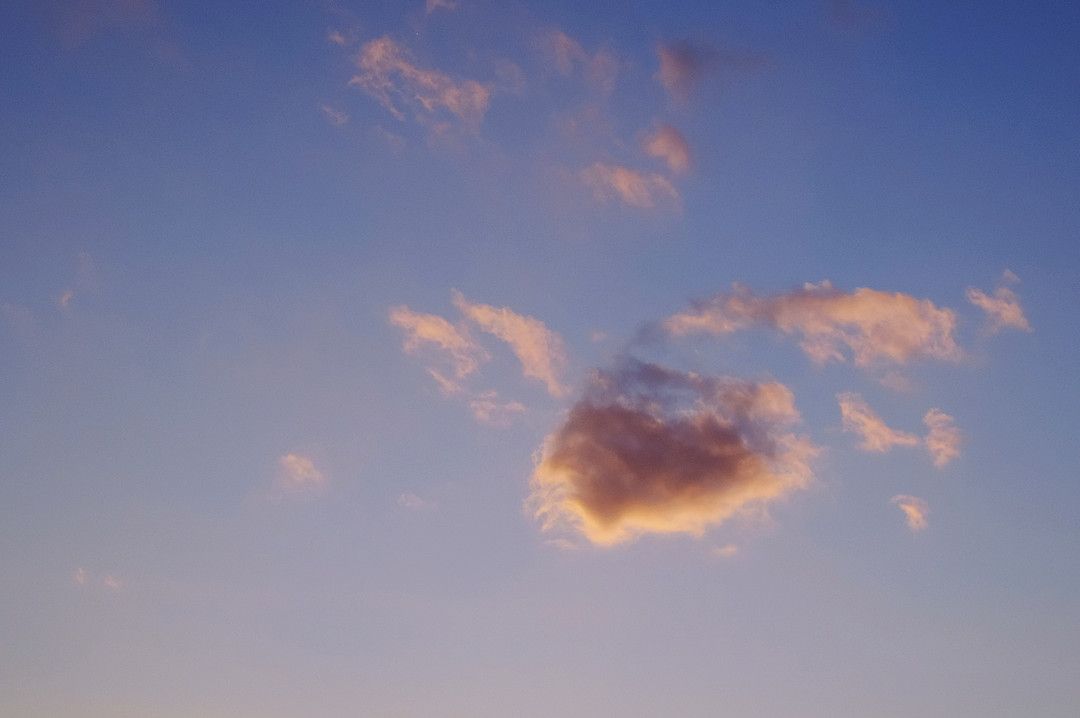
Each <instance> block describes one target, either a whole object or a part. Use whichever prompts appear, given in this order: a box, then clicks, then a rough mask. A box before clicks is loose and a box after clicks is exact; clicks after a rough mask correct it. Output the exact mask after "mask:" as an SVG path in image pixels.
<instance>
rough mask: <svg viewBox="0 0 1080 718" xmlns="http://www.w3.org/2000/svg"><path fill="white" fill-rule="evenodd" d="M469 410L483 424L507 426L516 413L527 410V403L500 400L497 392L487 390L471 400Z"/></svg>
mask: <svg viewBox="0 0 1080 718" xmlns="http://www.w3.org/2000/svg"><path fill="white" fill-rule="evenodd" d="M469 411H470V412H471V413H472V415H473V418H474V419H476V420H477V421H479V422H480V423H482V424H490V425H491V426H506V425H508V424H509V423H510V421H511V420H512V419H513V417H514V415H515V414H522V413H524V412H525V405H524V404H522V403H521V402H519V401H507V402H502V401H499V395H498V393H497V392H495V391H485V392H482V393H480V394H477V395H476V396H474V397H473V398H472V399H470V400H469Z"/></svg>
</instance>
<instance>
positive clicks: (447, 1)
mask: <svg viewBox="0 0 1080 718" xmlns="http://www.w3.org/2000/svg"><path fill="white" fill-rule="evenodd" d="M457 6H458V4H457V3H456V2H451V0H427V3H425V5H424V14H425V15H430V14H431V13H433V12H435V11H436V10H438V9H439V8H442V9H443V10H456V9H457Z"/></svg>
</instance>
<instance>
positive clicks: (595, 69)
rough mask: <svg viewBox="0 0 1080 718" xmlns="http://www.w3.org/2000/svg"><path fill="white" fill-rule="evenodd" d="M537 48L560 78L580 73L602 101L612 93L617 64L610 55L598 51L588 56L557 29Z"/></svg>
mask: <svg viewBox="0 0 1080 718" xmlns="http://www.w3.org/2000/svg"><path fill="white" fill-rule="evenodd" d="M537 45H538V46H539V48H540V50H541V52H542V53H543V54H544V55H545V56H546V57H547V58H549V60H550V61H551V63H552V64H553V65H554V66H555V69H556V70H557V71H558V73H559V74H560V75H563V76H564V77H569V76H571V75H573V74H574V73H575V71H577V72H580V73H581V76H582V77H583V78H584V79H585V81H586V82H587V83H588V84H589V85H590V86H591V87H592V88H594V89H595V90H596V91H597V92H598V93H599V94H600V95H601V96H602V97H606V96H608V95H610V94H611V92H612V90H614V89H615V80H616V79H617V77H618V75H619V60H618V58H617V57H616V56H615V54H614V53H612V52H610V51H608V50H599V51H597V52H596V53H595V54H593V55H591V56H590V55H589V54H588V53H586V52H585V50H584V48H582V47H581V44H580V43H578V41H577V40H575V39H574V38H572V37H570V36H569V35H567V34H566V33H565V32H563V31H562V30H559V29H555V30H551V31H550V32H547V33H545V34H544V35H542V36H541V37H540V39H539V41H538V42H537Z"/></svg>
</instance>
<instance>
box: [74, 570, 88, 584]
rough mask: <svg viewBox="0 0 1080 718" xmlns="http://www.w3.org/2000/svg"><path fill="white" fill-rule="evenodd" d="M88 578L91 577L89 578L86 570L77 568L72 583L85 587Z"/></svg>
mask: <svg viewBox="0 0 1080 718" xmlns="http://www.w3.org/2000/svg"><path fill="white" fill-rule="evenodd" d="M88 578H89V576H87V573H86V569H84V568H77V569H75V573H73V574H71V581H72V583H74V584H75V585H76V586H85V585H86V581H87V579H88Z"/></svg>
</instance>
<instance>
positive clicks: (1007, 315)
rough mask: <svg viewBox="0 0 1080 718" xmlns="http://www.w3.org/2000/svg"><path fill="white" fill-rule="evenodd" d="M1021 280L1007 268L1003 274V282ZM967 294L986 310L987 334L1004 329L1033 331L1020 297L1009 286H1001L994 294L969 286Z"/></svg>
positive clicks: (980, 307)
mask: <svg viewBox="0 0 1080 718" xmlns="http://www.w3.org/2000/svg"><path fill="white" fill-rule="evenodd" d="M1019 281H1020V280H1019V279H1017V277H1016V275H1015V274H1013V273H1012V272H1010V271H1009V270H1007V269H1006V270H1005V274H1004V275H1002V282H1009V283H1015V282H1019ZM966 295H967V299H968V301H969V302H971V303H972V304H974V305H975V306H977V307H978V308H979V309H982V310H983V311H984V312H986V328H985V331H986V333H987V334H997V333H998V332H999V331H1001V330H1002V329H1019V330H1020V331H1023V332H1030V331H1032V329H1031V325H1030V324H1028V320H1027V317H1025V316H1024V310H1023V309H1022V308H1021V307H1020V298H1019V297H1018V296H1016V292H1014V291H1013V290H1011V289H1009V288H1008V287H1006V286H999V287H998V288H997V289H996V290H994V294H993V295H992V296H991V295H988V294H987V293H986V292H984V291H982V290H981V289H975V288H973V287H968V290H967V292H966Z"/></svg>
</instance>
